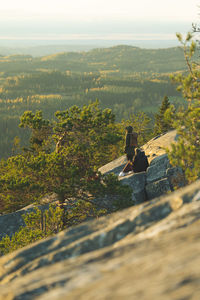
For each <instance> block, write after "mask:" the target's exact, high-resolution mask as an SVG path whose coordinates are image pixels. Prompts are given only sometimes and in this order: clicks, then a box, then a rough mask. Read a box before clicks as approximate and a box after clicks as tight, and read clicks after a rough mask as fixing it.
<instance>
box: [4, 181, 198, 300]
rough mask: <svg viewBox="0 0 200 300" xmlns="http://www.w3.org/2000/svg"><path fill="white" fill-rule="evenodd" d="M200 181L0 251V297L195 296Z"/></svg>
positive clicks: (196, 285)
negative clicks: (0, 253) (2, 253)
mask: <svg viewBox="0 0 200 300" xmlns="http://www.w3.org/2000/svg"><path fill="white" fill-rule="evenodd" d="M199 228H200V181H197V182H195V183H194V184H192V185H190V186H187V187H185V188H183V189H180V190H178V191H176V192H174V193H172V194H170V195H168V196H165V197H161V198H156V199H154V200H152V201H149V202H146V203H142V204H140V205H138V206H134V207H131V208H128V209H125V210H123V211H121V212H117V213H114V214H111V215H110V216H106V217H102V218H100V219H98V220H93V221H90V222H86V223H84V224H82V225H79V226H76V227H74V228H71V229H69V230H66V231H64V232H61V233H59V234H57V235H56V236H54V237H50V238H48V239H46V240H43V241H40V242H37V243H35V244H33V245H31V246H29V247H26V248H24V249H22V250H19V251H17V252H14V253H12V254H9V255H7V256H4V257H2V258H1V259H0V299H3V300H5V299H9V300H11V299H18V300H19V299H23V300H26V299H40V300H46V299H47V300H50V299H52V300H58V299H59V300H62V299H84V300H85V299H87V300H88V299H91V300H93V299H95V300H96V299H97V300H98V299H148V300H150V299H157V300H161V299H164V300H165V299H166V300H168V299H170V300H173V299H174V300H181V299H182V300H183V299H194V300H197V299H200V255H199V249H200V231H199Z"/></svg>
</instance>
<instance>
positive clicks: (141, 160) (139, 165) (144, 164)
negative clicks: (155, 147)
mask: <svg viewBox="0 0 200 300" xmlns="http://www.w3.org/2000/svg"><path fill="white" fill-rule="evenodd" d="M148 166H149V162H148V159H147V156H146V155H145V152H144V151H142V150H141V149H137V150H136V155H135V158H134V161H133V172H134V173H139V172H144V171H146V169H147V168H148Z"/></svg>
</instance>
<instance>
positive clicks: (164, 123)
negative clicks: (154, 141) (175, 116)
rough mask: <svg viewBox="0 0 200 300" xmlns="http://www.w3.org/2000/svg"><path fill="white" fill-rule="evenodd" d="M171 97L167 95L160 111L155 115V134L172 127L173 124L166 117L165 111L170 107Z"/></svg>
mask: <svg viewBox="0 0 200 300" xmlns="http://www.w3.org/2000/svg"><path fill="white" fill-rule="evenodd" d="M170 105H171V104H170V102H169V98H168V97H167V96H165V97H164V98H163V101H162V104H161V106H160V108H159V112H158V113H157V114H156V115H155V126H154V135H158V134H161V133H165V132H167V131H169V130H170V129H172V124H171V122H170V121H169V120H166V118H165V112H166V110H167V109H168V108H169V107H170Z"/></svg>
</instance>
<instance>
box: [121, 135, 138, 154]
mask: <svg viewBox="0 0 200 300" xmlns="http://www.w3.org/2000/svg"><path fill="white" fill-rule="evenodd" d="M131 136H132V137H131ZM137 137H138V134H137V133H136V132H130V133H129V132H128V133H127V135H126V145H125V149H124V152H125V153H126V154H131V153H135V148H136V147H137V145H138V143H137ZM131 140H132V142H133V143H132V145H131Z"/></svg>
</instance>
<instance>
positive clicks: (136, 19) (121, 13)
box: [0, 0, 200, 43]
mask: <svg viewBox="0 0 200 300" xmlns="http://www.w3.org/2000/svg"><path fill="white" fill-rule="evenodd" d="M199 14H200V0H1V3H0V40H1V43H2V41H3V40H20V39H26V40H31V39H39V40H45V39H46V40H77V39H79V40H80V39H83V40H87V39H93V40H94V39H95V38H96V39H105V40H142V39H143V40H147V39H150V40H152V39H154V40H161V39H163V40H171V39H176V32H181V33H185V32H188V31H189V30H191V29H190V28H191V24H192V23H195V22H198V21H199Z"/></svg>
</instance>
